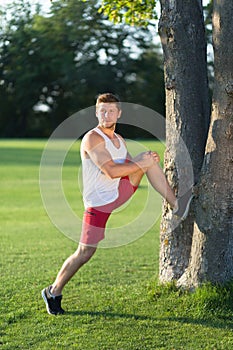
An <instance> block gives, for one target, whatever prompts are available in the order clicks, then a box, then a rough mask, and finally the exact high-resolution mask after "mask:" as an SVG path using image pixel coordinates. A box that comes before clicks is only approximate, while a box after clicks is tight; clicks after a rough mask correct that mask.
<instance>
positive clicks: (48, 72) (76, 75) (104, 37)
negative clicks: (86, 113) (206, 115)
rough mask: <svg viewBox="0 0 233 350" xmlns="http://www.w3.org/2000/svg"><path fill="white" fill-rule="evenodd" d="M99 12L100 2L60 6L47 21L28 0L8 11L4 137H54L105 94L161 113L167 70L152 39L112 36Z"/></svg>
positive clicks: (119, 31)
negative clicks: (61, 126)
mask: <svg viewBox="0 0 233 350" xmlns="http://www.w3.org/2000/svg"><path fill="white" fill-rule="evenodd" d="M97 9H98V1H97V0H90V1H88V2H82V1H75V0H70V1H69V2H63V1H56V2H53V4H52V6H51V13H50V15H49V16H44V15H42V13H41V9H40V7H39V6H37V7H36V9H34V8H32V5H31V3H30V1H24V0H18V1H14V2H13V3H12V4H11V6H10V8H9V9H8V8H7V9H2V12H3V20H2V22H1V27H0V32H1V43H0V81H1V85H0V89H1V92H2V94H1V97H0V99H1V102H2V103H1V111H0V130H1V131H0V135H1V136H4V137H6V136H16V137H21V136H31V137H32V136H37V137H38V136H49V135H50V133H51V132H52V131H53V130H54V128H55V127H56V126H57V125H58V124H59V123H60V122H61V121H62V120H64V119H66V118H67V117H68V116H70V115H71V114H72V113H74V112H76V111H78V110H80V109H82V108H86V107H89V106H91V105H93V104H94V103H95V96H96V95H97V94H98V93H100V92H104V91H113V92H119V93H120V95H121V96H120V97H121V99H122V100H125V101H127V102H136V103H141V104H144V105H148V106H149V107H152V108H156V109H159V110H161V111H162V110H163V98H162V96H163V95H164V93H163V71H162V63H161V61H160V55H159V53H158V49H157V47H155V46H153V45H152V35H151V32H150V31H149V30H148V29H140V30H139V29H138V28H132V27H130V26H126V25H122V24H121V25H120V24H119V25H117V26H114V29H112V23H111V22H109V21H108V20H107V19H106V17H104V16H103V15H100V14H99V13H98V10H97ZM12 11H14V12H13V14H12V15H11V16H10V17H9V14H10V13H12ZM4 18H5V20H4ZM151 60H153V61H154V62H155V61H156V65H154V64H153V65H151V64H150V62H149V61H151ZM142 62H143V64H142ZM144 64H147V65H148V73H147V76H145V74H144V69H143V67H144V66H143V65H144ZM152 76H153V77H154V79H152ZM148 77H150V79H149V80H148V82H147V79H148ZM139 81H140V85H139ZM141 84H143V89H144V92H143V94H142V91H141ZM146 89H148V93H146ZM151 89H153V91H154V93H155V95H158V98H157V100H152V99H151V98H150V90H151ZM127 136H130V135H127ZM131 136H133V135H131Z"/></svg>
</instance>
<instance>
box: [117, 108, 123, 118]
mask: <svg viewBox="0 0 233 350" xmlns="http://www.w3.org/2000/svg"><path fill="white" fill-rule="evenodd" d="M121 113H122V110H121V109H120V110H119V113H118V117H117V119H119V118H120V117H121Z"/></svg>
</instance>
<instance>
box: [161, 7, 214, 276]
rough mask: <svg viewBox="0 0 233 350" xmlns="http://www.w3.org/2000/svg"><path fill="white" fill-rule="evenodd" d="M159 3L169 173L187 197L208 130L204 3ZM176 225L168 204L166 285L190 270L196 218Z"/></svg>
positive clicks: (164, 227)
mask: <svg viewBox="0 0 233 350" xmlns="http://www.w3.org/2000/svg"><path fill="white" fill-rule="evenodd" d="M160 3H161V18H160V22H159V34H160V38H161V43H162V47H163V52H164V68H165V69H164V70H165V88H166V139H167V144H166V147H167V148H166V152H165V162H164V164H165V173H166V175H167V178H168V180H169V182H170V184H171V186H172V187H173V188H174V189H175V191H176V193H177V194H178V195H182V194H184V193H185V192H186V191H187V190H188V189H189V188H190V187H191V186H192V185H193V183H196V182H198V180H199V175H200V170H201V166H202V163H203V158H204V152H205V145H206V138H207V132H208V128H209V113H210V112H209V102H208V101H209V97H208V81H207V64H206V40H205V28H204V20H203V11H202V6H201V1H200V0H195V1H194V0H187V1H182V0H160ZM186 147H187V149H186ZM189 156H190V157H191V163H192V169H190V161H189ZM192 172H193V176H192ZM191 212H192V211H191ZM177 225H178V223H175V222H174V221H173V220H171V210H170V208H169V206H168V205H167V204H166V203H165V204H164V208H163V218H162V222H161V248H160V281H161V282H167V281H171V280H173V279H178V278H180V277H181V276H182V274H183V273H184V271H185V269H186V267H187V266H188V262H189V258H190V251H191V244H192V235H193V214H192V213H191V215H189V217H188V218H187V219H186V220H185V222H183V223H182V224H180V225H179V226H178V227H176V226H177Z"/></svg>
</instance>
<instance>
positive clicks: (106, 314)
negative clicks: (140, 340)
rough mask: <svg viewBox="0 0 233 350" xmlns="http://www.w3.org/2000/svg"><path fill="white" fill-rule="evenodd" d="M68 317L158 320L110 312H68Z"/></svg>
mask: <svg viewBox="0 0 233 350" xmlns="http://www.w3.org/2000/svg"><path fill="white" fill-rule="evenodd" d="M65 314H66V315H68V316H92V317H104V318H126V319H127V318H130V319H133V320H152V321H153V320H158V319H157V318H156V317H152V316H145V315H136V314H127V313H117V312H109V311H66V313H65Z"/></svg>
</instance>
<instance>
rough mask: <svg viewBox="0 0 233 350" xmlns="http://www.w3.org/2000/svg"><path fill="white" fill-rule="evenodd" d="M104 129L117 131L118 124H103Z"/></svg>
mask: <svg viewBox="0 0 233 350" xmlns="http://www.w3.org/2000/svg"><path fill="white" fill-rule="evenodd" d="M103 127H104V128H105V129H111V130H112V129H115V127H116V123H113V124H108V123H104V124H103Z"/></svg>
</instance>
